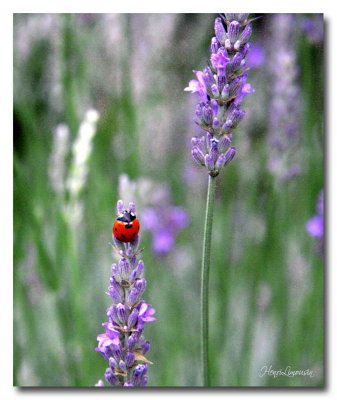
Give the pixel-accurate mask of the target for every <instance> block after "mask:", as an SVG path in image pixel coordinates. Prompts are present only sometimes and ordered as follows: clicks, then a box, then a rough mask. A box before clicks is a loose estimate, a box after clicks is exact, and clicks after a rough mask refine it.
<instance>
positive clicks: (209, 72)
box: [185, 14, 254, 176]
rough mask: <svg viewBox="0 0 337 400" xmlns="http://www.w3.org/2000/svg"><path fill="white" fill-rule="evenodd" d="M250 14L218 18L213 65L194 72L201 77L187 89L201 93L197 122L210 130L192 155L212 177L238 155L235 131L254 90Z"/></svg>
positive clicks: (197, 140)
mask: <svg viewBox="0 0 337 400" xmlns="http://www.w3.org/2000/svg"><path fill="white" fill-rule="evenodd" d="M248 15H249V14H224V15H221V16H220V17H218V18H216V19H215V25H214V30H215V37H213V38H212V40H211V56H210V62H209V65H207V66H206V67H205V68H204V69H203V71H193V72H194V73H195V74H196V76H197V80H195V79H193V80H191V81H190V82H189V86H188V87H187V88H185V91H190V92H192V93H195V92H197V93H198V95H199V99H200V102H199V103H198V104H197V106H196V111H195V122H196V123H197V124H198V125H199V126H200V127H201V128H202V129H204V130H205V131H207V134H206V137H204V138H193V139H192V156H193V158H194V159H195V160H196V161H197V162H198V163H199V164H200V165H203V166H205V167H206V168H207V170H208V173H209V174H210V175H211V176H217V175H218V174H219V172H220V170H221V169H222V168H223V167H224V166H225V165H226V164H228V163H229V162H230V161H231V160H232V159H233V158H234V156H235V153H236V149H235V147H230V145H231V142H232V133H231V132H232V131H233V130H234V129H235V128H236V127H237V126H238V124H239V123H240V121H242V119H243V117H244V115H245V112H244V111H243V110H242V109H241V103H242V101H243V99H244V98H245V96H246V95H248V94H251V93H253V92H254V90H253V89H252V88H251V85H250V83H247V77H248V74H247V72H248V70H249V68H248V66H247V62H246V58H247V55H248V53H249V50H250V48H251V43H249V42H248V40H249V38H250V36H251V34H252V24H251V21H252V20H249V19H248Z"/></svg>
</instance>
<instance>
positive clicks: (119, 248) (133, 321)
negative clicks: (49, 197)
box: [95, 200, 155, 386]
mask: <svg viewBox="0 0 337 400" xmlns="http://www.w3.org/2000/svg"><path fill="white" fill-rule="evenodd" d="M123 211H125V210H124V204H123V202H122V201H121V200H119V201H118V202H117V215H119V214H121V213H123ZM127 211H128V212H130V213H133V214H135V212H136V209H135V205H134V204H133V203H130V204H129V207H128V210H127ZM113 241H114V244H113V245H112V246H113V249H114V250H115V252H116V254H118V256H119V257H120V260H119V262H118V265H117V264H112V266H111V273H112V276H111V278H110V286H109V289H108V294H109V296H110V298H111V300H112V305H111V306H110V307H109V308H108V309H107V316H108V317H109V321H108V322H105V323H103V324H102V325H103V327H104V328H105V332H104V333H102V334H100V335H98V336H97V340H98V347H97V348H96V349H95V350H96V351H98V352H99V353H101V354H102V355H103V356H104V358H105V359H106V360H107V361H108V363H109V367H108V368H107V369H106V371H105V380H106V381H107V382H108V383H109V384H110V385H112V386H146V385H147V383H148V376H147V370H148V366H147V364H148V363H150V364H151V362H150V361H148V360H147V359H146V357H145V354H146V353H147V352H148V351H149V349H150V342H149V341H148V340H145V338H144V336H143V331H144V328H145V325H146V323H147V322H151V321H155V318H154V317H153V314H154V313H155V309H154V308H152V306H151V305H150V304H147V303H146V302H145V300H144V299H143V298H142V296H143V293H144V291H145V288H146V280H145V279H144V278H143V277H142V274H143V269H144V262H143V261H142V260H140V261H138V260H137V258H138V255H139V253H140V250H139V249H138V248H139V235H138V236H136V238H135V240H134V241H132V242H129V243H123V242H121V241H119V240H118V239H116V238H115V237H114V236H113ZM96 386H104V384H103V381H101V380H100V381H98V383H97V384H96Z"/></svg>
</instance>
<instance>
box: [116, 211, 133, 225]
mask: <svg viewBox="0 0 337 400" xmlns="http://www.w3.org/2000/svg"><path fill="white" fill-rule="evenodd" d="M135 219H136V215H135V214H134V213H133V212H130V211H128V210H124V211H123V212H122V213H121V214H119V215H118V218H117V221H122V222H127V223H130V222H132V221H134V220H135Z"/></svg>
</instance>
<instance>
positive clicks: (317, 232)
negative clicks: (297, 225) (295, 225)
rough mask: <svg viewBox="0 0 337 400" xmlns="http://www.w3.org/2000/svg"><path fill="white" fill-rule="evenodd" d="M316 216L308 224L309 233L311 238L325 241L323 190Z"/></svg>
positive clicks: (319, 197)
mask: <svg viewBox="0 0 337 400" xmlns="http://www.w3.org/2000/svg"><path fill="white" fill-rule="evenodd" d="M316 212H317V213H316V215H314V216H313V217H312V218H310V219H309V221H308V222H307V226H306V228H307V232H308V234H309V235H310V236H313V237H317V238H319V239H320V240H323V237H324V193H323V190H322V191H321V192H320V194H319V196H318V201H317V205H316Z"/></svg>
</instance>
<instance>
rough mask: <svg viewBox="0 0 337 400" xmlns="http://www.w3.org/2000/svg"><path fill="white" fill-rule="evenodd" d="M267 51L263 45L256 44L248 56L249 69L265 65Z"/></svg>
mask: <svg viewBox="0 0 337 400" xmlns="http://www.w3.org/2000/svg"><path fill="white" fill-rule="evenodd" d="M265 60H266V57H265V49H264V47H263V45H262V44H259V43H255V44H254V46H252V47H251V49H250V52H249V54H248V56H247V65H248V67H249V68H258V67H261V66H262V65H263V64H264V63H265Z"/></svg>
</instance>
